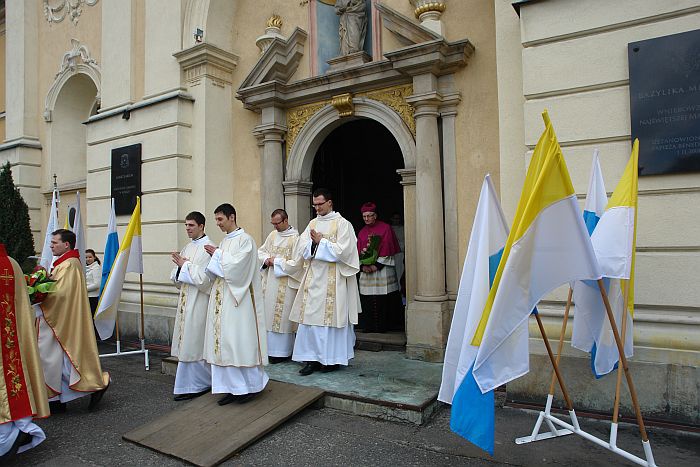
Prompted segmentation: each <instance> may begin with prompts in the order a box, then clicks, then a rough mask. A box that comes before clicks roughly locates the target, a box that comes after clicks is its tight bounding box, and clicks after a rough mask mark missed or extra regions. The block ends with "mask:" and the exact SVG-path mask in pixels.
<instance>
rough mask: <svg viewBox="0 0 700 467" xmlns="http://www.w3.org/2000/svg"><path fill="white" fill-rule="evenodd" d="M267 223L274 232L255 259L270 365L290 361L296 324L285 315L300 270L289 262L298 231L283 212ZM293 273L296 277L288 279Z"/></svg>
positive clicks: (290, 303)
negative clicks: (260, 266)
mask: <svg viewBox="0 0 700 467" xmlns="http://www.w3.org/2000/svg"><path fill="white" fill-rule="evenodd" d="M270 223H271V224H272V225H273V226H274V228H275V229H274V230H273V231H272V232H270V235H268V236H267V239H265V243H263V244H262V245H261V246H260V248H258V260H259V261H260V263H262V270H261V273H262V289H263V297H264V303H265V321H266V322H267V355H268V359H269V360H270V363H280V362H283V361H285V360H289V359H290V358H291V356H292V350H293V348H294V333H295V332H296V323H292V322H291V321H289V312H290V311H291V310H292V303H294V297H296V295H297V289H298V288H299V279H300V277H299V276H300V274H299V273H300V272H301V271H300V269H301V268H298V267H296V264H294V262H293V260H292V254H293V253H294V247H295V245H296V239H297V238H299V232H298V231H297V229H295V228H294V227H292V226H290V225H289V218H288V216H287V212H286V211H285V210H284V209H275V210H274V211H273V212H272V216H271V218H270ZM294 272H296V276H297V277H292V276H290V274H294Z"/></svg>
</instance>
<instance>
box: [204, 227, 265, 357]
mask: <svg viewBox="0 0 700 467" xmlns="http://www.w3.org/2000/svg"><path fill="white" fill-rule="evenodd" d="M207 270H208V271H210V273H211V274H214V275H215V276H216V278H215V279H214V283H213V286H212V289H211V294H210V296H209V304H208V307H207V322H206V331H205V337H204V358H205V360H206V361H207V362H208V363H211V364H213V365H218V366H235V367H254V366H259V365H267V334H266V327H265V312H264V307H263V302H262V286H261V283H260V272H259V264H258V257H257V246H256V245H255V240H253V238H252V237H251V236H250V235H248V234H247V233H245V232H244V231H243V229H238V230H235V231H233V232H231V233H229V234H228V235H226V237H225V238H224V239H223V240H222V241H221V243H220V244H219V248H218V249H217V250H216V252H215V253H214V255H213V256H212V258H211V260H210V262H209V265H208V266H207Z"/></svg>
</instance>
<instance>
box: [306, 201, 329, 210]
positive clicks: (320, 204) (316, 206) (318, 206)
mask: <svg viewBox="0 0 700 467" xmlns="http://www.w3.org/2000/svg"><path fill="white" fill-rule="evenodd" d="M328 201H330V200H329V199H327V200H325V201H324V202H323V203H311V206H313V207H315V208H320V207H321V206H323V205H324V204H326V203H327V202H328Z"/></svg>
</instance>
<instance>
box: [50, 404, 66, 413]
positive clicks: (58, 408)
mask: <svg viewBox="0 0 700 467" xmlns="http://www.w3.org/2000/svg"><path fill="white" fill-rule="evenodd" d="M49 410H51V415H56V414H57V413H66V403H65V402H59V401H49Z"/></svg>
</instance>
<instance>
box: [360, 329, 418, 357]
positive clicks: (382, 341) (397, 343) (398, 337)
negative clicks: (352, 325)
mask: <svg viewBox="0 0 700 467" xmlns="http://www.w3.org/2000/svg"><path fill="white" fill-rule="evenodd" d="M355 346H356V348H357V349H358V350H369V351H372V352H379V351H380V350H397V351H403V350H405V349H406V333H404V332H399V331H391V332H383V333H379V332H360V331H355Z"/></svg>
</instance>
